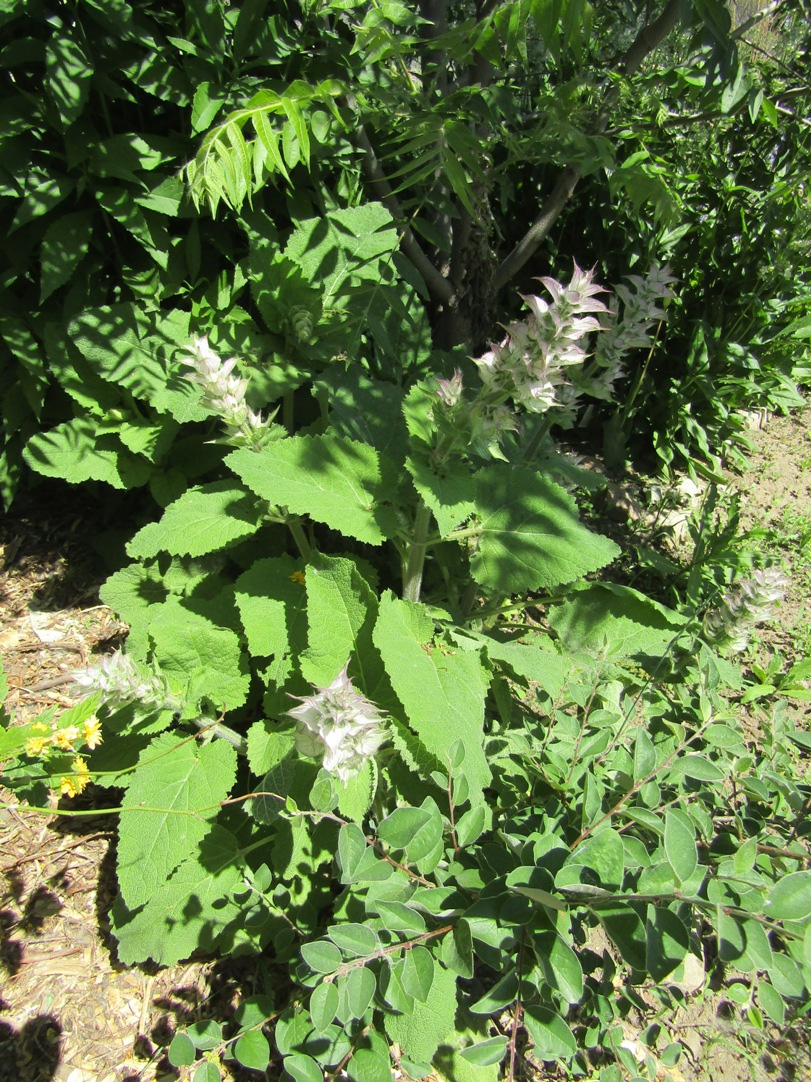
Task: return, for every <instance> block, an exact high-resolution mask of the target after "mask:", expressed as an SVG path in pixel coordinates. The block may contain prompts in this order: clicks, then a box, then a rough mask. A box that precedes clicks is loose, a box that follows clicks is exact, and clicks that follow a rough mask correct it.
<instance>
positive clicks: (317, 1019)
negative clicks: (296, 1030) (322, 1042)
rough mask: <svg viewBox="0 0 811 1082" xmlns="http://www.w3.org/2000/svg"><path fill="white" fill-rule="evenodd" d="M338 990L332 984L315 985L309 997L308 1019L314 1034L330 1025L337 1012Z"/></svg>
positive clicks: (321, 1031)
mask: <svg viewBox="0 0 811 1082" xmlns="http://www.w3.org/2000/svg"><path fill="white" fill-rule="evenodd" d="M338 999H339V997H338V989H337V988H336V987H335V984H334V983H332V982H329V983H327V982H326V981H324V983H323V984H319V985H317V986H316V987H315V988H314V989H313V994H312V995H311V996H310V1018H311V1020H312V1023H313V1027H314V1029H315V1031H316V1033H323V1032H324V1030H326V1028H327V1027H328V1026H330V1025H332V1022H333V1019H334V1018H335V1014H336V1012H337V1010H338Z"/></svg>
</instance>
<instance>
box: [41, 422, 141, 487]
mask: <svg viewBox="0 0 811 1082" xmlns="http://www.w3.org/2000/svg"><path fill="white" fill-rule="evenodd" d="M23 457H24V458H25V461H26V462H27V463H28V465H29V466H31V468H32V469H35V470H36V471H37V473H42V474H45V476H46V477H61V478H62V479H63V480H65V481H70V483H71V484H74V485H76V484H79V483H80V482H81V481H105V482H106V483H107V484H108V485H112V486H113V488H134V487H137V486H139V485H144V484H146V482H147V481H148V480H149V476H150V474H151V473H152V466H151V465H150V464H149V463H148V462H147V461H146V460H145V459H143V458H139V457H136V456H135V455H132V454H130V453H129V452H128V451H125V450H124V449H123V447H122V446H121V444H120V443H119V441H118V439H116V437H115V436H99V435H98V434H97V425H96V424H95V423H94V422H93V421H92V420H91V419H90V418H88V417H76V418H74V420H72V421H65V422H64V424H61V425H57V426H56V428H52V429H51V430H50V431H48V432H40V433H39V434H38V435H36V436H34V437H33V438H32V439H30V440H29V441H28V443H27V444H26V447H25V451H24V452H23Z"/></svg>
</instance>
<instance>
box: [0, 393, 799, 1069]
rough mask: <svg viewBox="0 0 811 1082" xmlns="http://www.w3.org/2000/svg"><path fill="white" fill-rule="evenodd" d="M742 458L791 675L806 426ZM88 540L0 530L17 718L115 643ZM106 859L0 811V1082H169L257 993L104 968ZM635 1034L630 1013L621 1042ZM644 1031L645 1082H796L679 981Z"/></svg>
mask: <svg viewBox="0 0 811 1082" xmlns="http://www.w3.org/2000/svg"><path fill="white" fill-rule="evenodd" d="M753 441H754V443H755V444H756V452H755V454H754V456H753V459H752V467H751V469H750V470H749V471H748V472H747V473H746V475H745V476H743V477H732V476H731V477H730V484H731V485H732V486H738V487H739V489H740V491H741V492H742V494H743V498H744V506H743V517H744V521H745V523H746V524H747V526H749V527H754V526H761V527H765V528H766V529H767V531H771V533H769V534H768V536H766V535H764V544H769V545H771V546H772V547H773V549H774V553H775V555H776V556H777V557H780V556H782V557H783V558H784V559H785V561H786V562H787V563H788V564H790V565H792V572H793V576H792V586H791V589H790V591H789V594H788V597H787V599H786V602H785V603H784V606H783V608H782V611H781V617H780V622H779V626H778V627H777V628H776V629H774V630H773V631H772V632H771V633H770V638H769V640H768V642H767V643H766V645H767V647H769V648H774V649H779V650H780V651H781V652H782V653H783V654H785V655H786V657H787V658H795V657H797V656H799V655H800V654H802V652H803V651H804V652H806V653H811V607H810V606H809V597H811V551H808V552H806V549H807V548H809V547H811V411H806V412H805V413H803V414H800V415H798V416H795V417H789V418H774V419H772V420H771V421H770V422H769V424H768V425H767V426H766V427H765V428H764V429H763V430H762V431H757V432H755V433H754V434H753ZM87 530H88V522H87V521H86V520H85V519H83V518H82V517H81V515H78V514H76V513H75V512H71V511H67V510H65V509H62V510H56V511H55V512H54V514H53V515H49V516H48V520H47V522H42V521H40V520H36V521H35V520H26V519H25V518H20V517H14V518H9V519H7V520H6V521H5V522H3V523H0V568H1V569H2V570H1V571H0V653H1V654H2V657H3V662H4V665H5V668H6V672H7V674H8V679H9V685H10V695H9V698H8V701H7V706H8V708H9V709H10V711H11V712H12V713H13V714H14V715H15V716H17V717H20V718H24V717H31V716H33V715H34V714H35V713H37V712H39V711H41V710H42V709H44V708H46V707H47V706H48V705H50V704H52V703H53V702H58V703H64V704H65V705H69V704H70V703H71V701H72V698H71V696H72V695H73V694H74V692H75V689H74V688H73V687H72V686H71V684H70V682H69V679H68V674H69V673H70V671H72V670H73V669H75V668H80V667H82V666H83V665H86V664H88V663H89V662H90V661H92V659H93V656H94V655H97V654H99V653H104V652H106V651H108V650H110V649H112V648H113V647H114V646H115V645H117V644H118V643H119V642H120V641H121V637H122V634H123V632H124V630H125V629H123V628H122V627H121V626H120V625H119V624H118V622H117V621H116V620H115V618H114V616H113V614H112V613H111V612H110V611H109V610H108V609H106V608H105V607H104V606H101V605H99V604H97V590H98V586H99V584H100V582H101V581H102V580H103V578H104V575H103V573H102V572H101V571H100V569H99V566H98V561H97V560H95V558H94V557H93V556H92V554H90V553H89V551H88V546H87V537H86V534H87ZM804 531H806V532H804ZM780 538H782V539H783V542H782V543H781V541H780V540H779V539H780ZM781 544H782V548H781ZM806 557H807V558H806ZM798 709H802V708H798ZM99 797H100V798H101V799H100V800H99V799H98V798H99ZM106 799H107V794H105V793H100V792H97V793H95V794H94V793H93V791H92V788H91V789H90V790H88V791H87V793H86V794H84V795H83V796H82V797H80V798H79V799H78V800H77V801H76V802H75V806H76V807H77V808H84V809H87V810H95V811H98V809H99V807H100V806H102V807H103V805H104V803H105V800H106ZM114 844H115V817H114V816H111V815H104V814H103V812H100V813H98V814H95V815H91V816H89V817H87V818H81V819H79V818H75V817H70V818H65V817H59V816H49V815H45V814H42V813H37V812H31V811H25V810H22V809H18V810H9V809H8V808H2V807H0V876H1V877H2V878H1V879H0V1082H50V1080H58V1082H153V1080H155V1079H158V1080H161V1082H164V1080H165V1082H169V1080H170V1079H173V1080H174V1079H178V1078H179V1077H182V1075H179V1074H178V1072H177V1071H176V1070H174V1069H173V1068H171V1067H170V1066H169V1065H168V1062H167V1060H166V1058H165V1049H166V1047H167V1046H168V1044H169V1042H170V1040H171V1037H172V1035H173V1033H174V1031H175V1029H176V1027H177V1026H179V1025H185V1024H188V1023H190V1022H193V1021H196V1020H201V1019H203V1018H211V1017H214V1018H217V1019H219V1020H226V1019H227V1018H229V1017H230V1015H231V1014H232V1012H233V1010H234V1008H235V1007H236V1005H237V1004H238V1003H239V1001H240V999H241V998H243V997H244V996H246V995H250V994H253V993H255V992H256V991H266V990H267V989H266V988H264V987H262V985H263V976H262V975H263V966H262V962H261V960H238V961H236V962H234V961H233V960H224V961H217V960H214V961H211V960H203V961H196V962H192V963H190V964H186V965H179V966H175V967H172V968H168V969H157V968H155V969H149V968H147V967H138V968H130V967H125V966H122V965H120V964H119V963H118V962H117V960H116V956H115V945H114V942H113V941H112V939H111V937H110V935H109V925H108V921H107V913H108V911H109V906H110V904H111V902H112V898H113V895H114V890H115V886H114V873H113V867H114V852H113V848H112V847H113V846H114ZM650 1006H651V1009H653V1003H652V1002H651V1004H650ZM634 1021H635V1020H634V1018H633V1015H632V1016H629V1019H628V1023H629V1025H628V1029H629V1041H631V1043H632V1044H633V1043H635V1042H634V1037H635V1031H634ZM650 1021H651V1017H650V1015H649V1014H648V1013H647V1012H640V1014H639V1017H638V1023H639V1025H638V1029H637V1031H636V1032H641V1031H642V1030H643V1029H644V1028H645V1026H647V1025H649V1024H650ZM658 1024H659V1025H661V1026H662V1027H663V1030H664V1031H665V1033H666V1035H667V1038H668V1039H669V1040H670V1041H678V1042H681V1043H682V1045H683V1047H684V1054H683V1055H682V1057H681V1059H680V1060H679V1063H678V1065H677V1066H676V1067H673V1068H670V1069H668V1070H667V1071H665V1070H664V1069H663V1071H662V1073H661V1074H660V1075H659V1076H657V1077H658V1078H660V1079H661V1080H662V1082H664V1080H666V1079H670V1080H671V1082H749V1080H751V1082H811V1051H809V1032H808V1031H807V1030H802V1029H801V1028H797V1027H795V1028H791V1027H787V1028H785V1029H784V1031H782V1032H781V1031H779V1030H778V1028H777V1027H773V1026H772V1027H767V1029H766V1030H765V1031H755V1030H753V1029H752V1028H751V1027H747V1026H746V1025H744V1023H743V1021H742V1016H741V1011H740V1008H737V1007H736V1006H735V1005H734V1004H733V1003H732V1002H731V1001H730V1000H729V998H728V997H727V996H726V995H725V985H724V983H723V979H721V981H720V983H719V981H718V979H715V980H713V979H712V977H711V975H705V974H704V973H698V974H696V979H695V981H694V983H693V986H692V987H690V988H689V989H684V990H682V994H681V996H680V1004H679V1005H676V1004H675V1002H674V1004H673V1006H672V1008H671V1009H669V1010H662V1008H661V1004H659V1005H658ZM665 1043H666V1042H665ZM234 1077H236V1076H234ZM245 1077H246V1078H249V1077H250V1078H253V1079H256V1078H257V1077H259V1076H258V1075H257V1074H256V1072H249V1073H246V1074H245ZM549 1077H550V1078H553V1077H559V1076H558V1075H557V1074H556V1073H555V1072H552V1073H551V1074H550V1075H549Z"/></svg>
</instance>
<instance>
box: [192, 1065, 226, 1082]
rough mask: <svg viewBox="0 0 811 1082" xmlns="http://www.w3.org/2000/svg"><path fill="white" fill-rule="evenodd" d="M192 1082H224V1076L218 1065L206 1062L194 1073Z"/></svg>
mask: <svg viewBox="0 0 811 1082" xmlns="http://www.w3.org/2000/svg"><path fill="white" fill-rule="evenodd" d="M192 1082H222V1075H221V1074H220V1069H219V1067H218V1066H217V1064H216V1063H211V1061H210V1060H206V1062H205V1063H201V1064H200V1066H199V1067H198V1068H197V1070H196V1071H195V1072H194V1077H193V1078H192Z"/></svg>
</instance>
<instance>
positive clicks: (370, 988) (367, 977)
mask: <svg viewBox="0 0 811 1082" xmlns="http://www.w3.org/2000/svg"><path fill="white" fill-rule="evenodd" d="M376 988H377V981H376V980H375V975H374V973H372V971H371V970H370V969H367V968H366V967H365V966H358V968H357V969H353V970H352V972H351V973H350V974H349V977H348V979H347V982H346V1002H347V1006H348V1007H349V1010H350V1011H351V1013H352V1017H353V1018H363V1016H364V1014H365V1013H366V1011H367V1010H368V1007H369V1004H370V1003H371V1002H372V998H373V996H374V994H375V990H376Z"/></svg>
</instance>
